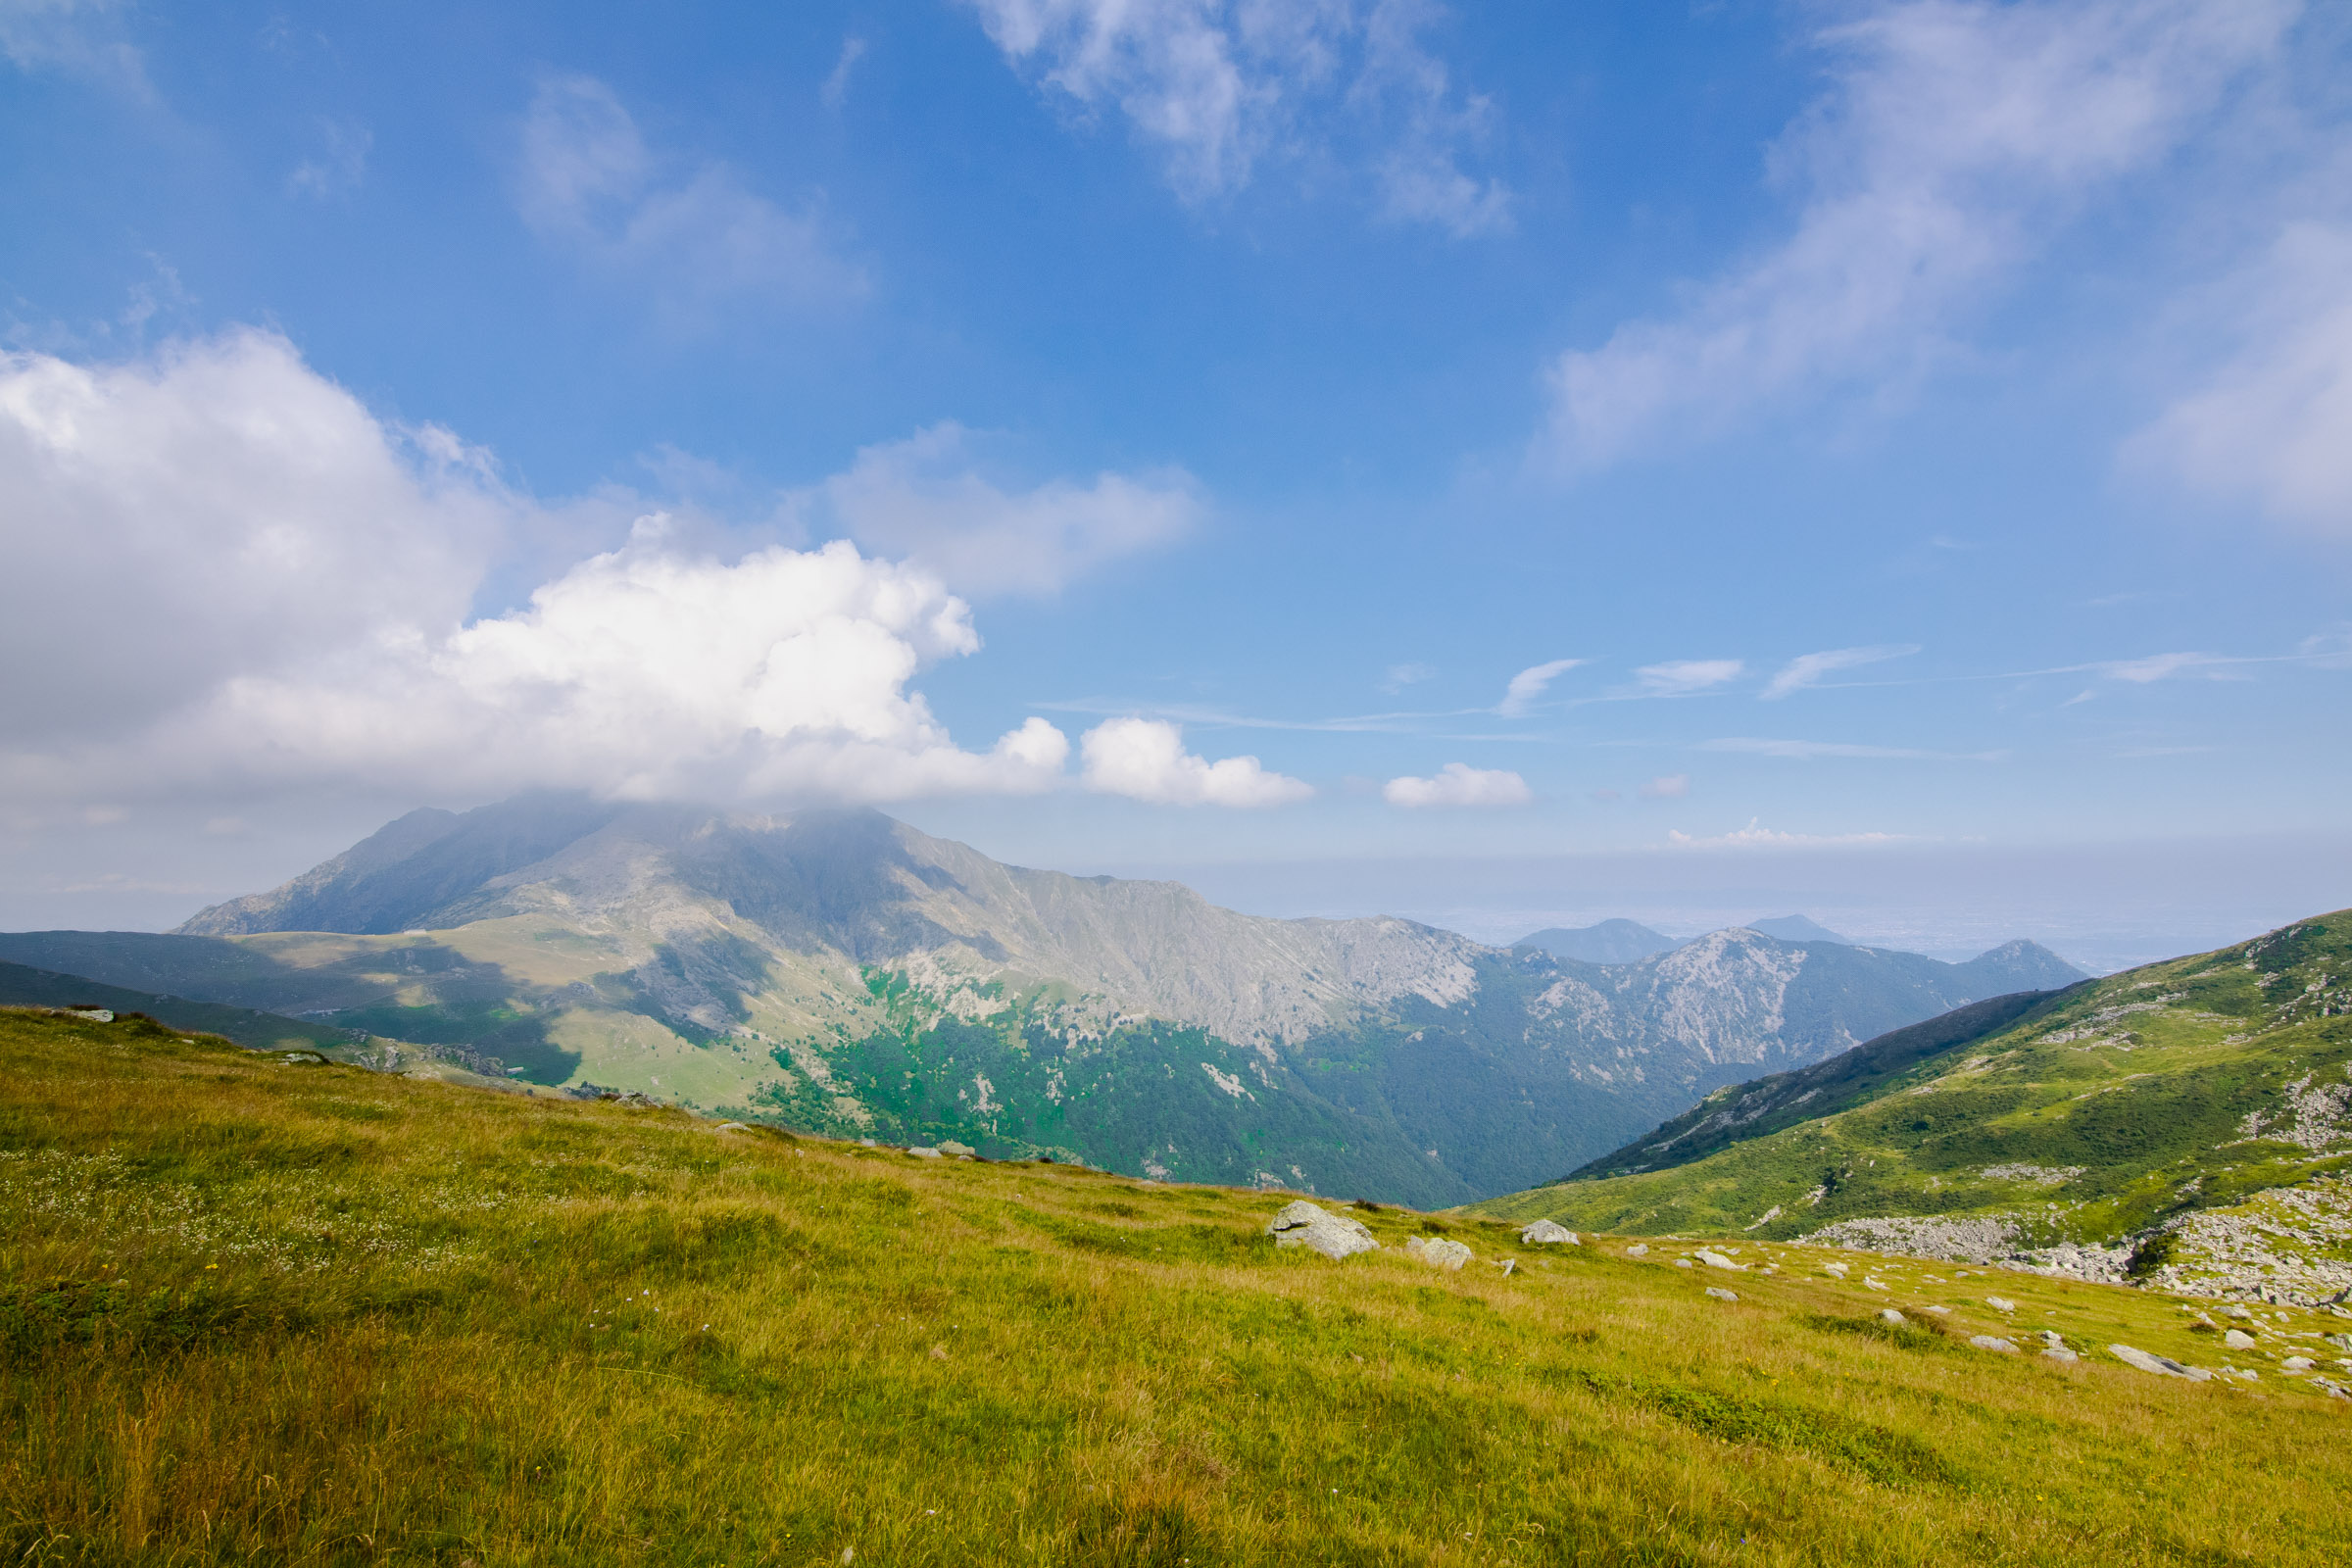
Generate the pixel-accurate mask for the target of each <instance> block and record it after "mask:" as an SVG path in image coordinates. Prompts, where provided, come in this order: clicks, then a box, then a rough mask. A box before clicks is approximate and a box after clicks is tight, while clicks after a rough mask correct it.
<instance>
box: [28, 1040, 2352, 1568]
mask: <svg viewBox="0 0 2352 1568" xmlns="http://www.w3.org/2000/svg"><path fill="white" fill-rule="evenodd" d="M1282 1201H1284V1200H1283V1197H1282V1196H1281V1195H1274V1194H1262V1193H1250V1192H1243V1191H1233V1190H1219V1189H1206V1188H1187V1187H1166V1186H1154V1185H1151V1184H1148V1183H1144V1182H1139V1181H1134V1180H1129V1179H1127V1178H1124V1177H1116V1176H1108V1175H1103V1174H1100V1173H1094V1172H1087V1171H1082V1170H1074V1169H1070V1168H1067V1167H1054V1166H1048V1165H1037V1164H1004V1163H996V1164H992V1163H986V1162H960V1161H955V1160H942V1161H928V1160H917V1159H914V1158H912V1157H910V1156H908V1155H907V1154H905V1153H903V1152H895V1151H890V1150H860V1149H858V1148H857V1147H855V1146H845V1145H841V1144H831V1143H820V1142H815V1141H810V1140H798V1141H796V1140H794V1139H791V1138H789V1137H787V1136H784V1135H779V1134H774V1133H769V1132H764V1131H756V1130H755V1131H748V1132H729V1131H718V1130H715V1128H714V1127H713V1125H712V1124H711V1123H709V1122H697V1121H695V1120H693V1119H690V1118H689V1117H687V1116H686V1115H684V1114H683V1113H680V1112H676V1111H668V1110H631V1109H626V1108H623V1107H620V1106H618V1105H612V1104H598V1103H579V1102H568V1101H564V1102H559V1101H554V1100H533V1099H529V1098H525V1097H524V1096H521V1095H515V1094H498V1093H493V1092H487V1091H480V1090H468V1089H463V1088H458V1087H454V1086H450V1085H444V1084H434V1083H418V1082H415V1081H408V1080H402V1079H396V1078H388V1077H381V1076H374V1075H370V1074H368V1073H367V1072H365V1071H362V1070H360V1069H357V1068H352V1067H346V1066H340V1065H334V1066H310V1067H305V1066H297V1065H292V1064H288V1063H286V1062H284V1061H283V1060H281V1059H278V1058H273V1057H268V1056H256V1055H249V1054H244V1053H241V1052H239V1051H237V1050H235V1049H233V1048H231V1047H229V1046H226V1045H224V1044H221V1043H220V1042H217V1041H206V1040H201V1039H199V1040H189V1039H182V1038H178V1037H174V1036H172V1035H170V1034H168V1033H166V1032H164V1031H162V1030H161V1029H158V1028H155V1027H154V1026H149V1025H137V1024H132V1025H123V1024H117V1025H113V1026H103V1025H95V1024H81V1023H77V1022H72V1021H68V1020H62V1019H52V1018H36V1017H32V1016H29V1015H26V1014H22V1013H18V1014H5V1013H0V1237H4V1240H5V1246H4V1255H5V1260H6V1261H5V1268H6V1279H5V1287H4V1290H0V1353H4V1359H0V1552H5V1554H6V1559H7V1560H8V1561H10V1562H25V1563H72V1562H92V1563H96V1562H107V1563H113V1562H137V1563H158V1564H161V1563H166V1562H170V1563H199V1562H212V1561H238V1562H245V1561H261V1562H303V1563H340V1562H443V1563H449V1564H453V1565H454V1564H458V1563H461V1562H466V1561H471V1562H474V1563H477V1564H483V1565H488V1564H511V1563H566V1564H569V1563H600V1564H602V1563H623V1564H627V1563H681V1564H684V1563H696V1564H719V1563H737V1564H750V1563H783V1564H838V1563H843V1562H848V1561H852V1560H853V1554H854V1560H855V1561H856V1562H858V1563H867V1564H897V1563H910V1564H999V1563H1013V1564H1026V1563H1036V1564H1049V1563H1072V1564H1093V1563H1106V1564H1108V1563H1121V1564H1169V1565H1184V1564H1211V1563H1265V1564H1276V1563H1279V1564H1286V1565H1287V1564H1309V1563H1349V1564H1370V1563H1395V1564H1405V1563H1414V1564H1418V1563H1442V1564H1473V1563H1496V1564H1499V1563H1545V1562H1567V1561H1582V1562H1595V1563H1605V1562H1654V1563H1686V1562H1709V1563H1712V1562H1726V1563H1729V1562H1739V1563H1751V1562H1752V1563H1856V1564H1860V1563H1871V1564H1879V1563H1921V1564H1926V1563H1935V1564H1949V1563H1958V1562H1967V1563H1996V1562H2002V1563H2050V1562H2100V1563H2159V1562H2162V1563H2176V1562H2177V1563H2197V1564H2220V1563H2266V1564H2275V1563H2304V1562H2309V1563H2315V1564H2316V1563H2323V1562H2326V1563H2333V1562H2338V1561H2340V1560H2342V1557H2343V1554H2344V1552H2345V1551H2346V1550H2347V1549H2348V1548H2352V1517H2348V1516H2347V1511H2346V1510H2345V1509H2344V1508H2343V1506H2342V1499H2343V1497H2344V1496H2345V1495H2347V1487H2348V1486H2352V1444H2347V1443H2346V1441H2345V1440H2346V1438H2347V1437H2348V1436H2352V1425H2348V1424H2347V1420H2346V1416H2347V1413H2352V1405H2346V1404H2340V1403H2334V1402H2331V1401H2327V1400H2324V1399H2320V1398H2316V1397H2309V1396H2306V1395H2304V1394H2301V1393H2296V1392H2290V1391H2289V1390H2288V1389H2287V1388H2285V1387H2283V1386H2280V1385H2279V1384H2278V1383H2277V1382H2276V1381H2272V1380H2266V1381H2265V1382H2264V1383H2262V1384H2258V1385H2253V1386H2224V1385H2221V1384H2219V1383H2216V1384H2207V1385H2191V1384H2184V1383H2180V1382H2177V1381H2174V1380H2170V1379H2160V1378H2155V1377H2150V1376H2147V1375H2145V1374H2142V1373H2138V1372H2134V1371H2131V1370H2129V1369H2127V1368H2125V1367H2123V1366H2121V1365H2117V1364H2115V1363H2113V1362H2112V1361H2106V1360H2103V1359H2102V1358H2101V1357H2100V1356H2099V1355H2097V1354H2095V1353H2086V1354H2085V1357H2084V1359H2083V1360H2082V1362H2081V1363H2079V1364H2075V1365H2071V1366H2067V1365H2059V1364H2057V1363H2054V1362H2047V1361H2043V1360H2039V1359H2036V1358H2032V1357H2030V1356H2027V1355H2000V1354H1995V1353H1990V1352H1986V1351H1982V1350H1977V1349H1972V1348H1969V1347H1968V1346H1967V1344H1966V1343H1965V1340H1966V1336H1967V1335H1968V1334H1970V1333H1977V1332H1985V1331H1987V1330H1988V1329H1990V1328H1991V1327H1992V1326H1994V1325H1995V1324H2000V1325H2004V1326H2005V1325H2008V1324H2009V1323H2011V1321H2012V1319H2011V1318H2009V1317H2007V1316H2004V1315H2001V1314H1999V1313H1996V1312H1995V1311H1994V1309H1992V1308H1991V1307H1989V1306H1986V1305H1985V1304H1983V1303H1982V1301H1981V1300H1977V1299H1975V1296H1974V1294H1973V1293H1975V1292H1977V1291H1978V1290H1979V1288H1980V1283H1981V1282H1977V1281H1966V1282H1961V1281H1957V1280H1951V1281H1948V1282H1945V1283H1942V1284H1938V1285H1936V1289H1938V1290H1943V1291H1945V1292H1946V1293H1947V1295H1948V1299H1949V1303H1950V1304H1952V1305H1953V1307H1954V1310H1953V1312H1952V1314H1951V1317H1950V1319H1949V1322H1948V1325H1943V1326H1939V1327H1937V1328H1934V1329H1888V1328H1886V1327H1883V1326H1882V1325H1880V1324H1879V1323H1878V1322H1877V1320H1876V1317H1875V1311H1876V1309H1877V1308H1878V1307H1880V1306H1882V1305H1884V1304H1886V1302H1887V1301H1888V1300H1889V1299H1893V1300H1896V1303H1897V1304H1898V1305H1913V1306H1916V1305H1917V1304H1919V1299H1921V1298H1920V1297H1919V1293H1920V1292H1923V1291H1925V1290H1927V1289H1928V1286H1929V1282H1928V1281H1927V1280H1926V1279H1925V1277H1924V1276H1921V1278H1920V1279H1919V1280H1918V1282H1917V1286H1916V1288H1915V1287H1914V1285H1913V1284H1911V1283H1910V1282H1908V1280H1907V1279H1906V1282H1905V1283H1903V1284H1902V1285H1901V1286H1900V1287H1899V1288H1898V1291H1897V1293H1896V1294H1895V1295H1894V1296H1887V1295H1873V1294H1868V1293H1866V1292H1865V1291H1864V1290H1863V1288H1862V1287H1860V1286H1859V1285H1846V1284H1842V1283H1839V1282H1837V1281H1835V1280H1831V1279H1828V1278H1826V1277H1821V1276H1819V1275H1817V1274H1814V1273H1813V1272H1812V1271H1811V1269H1810V1263H1811V1261H1813V1259H1812V1257H1811V1255H1810V1254H1808V1253H1806V1252H1805V1251H1804V1250H1801V1249H1793V1248H1775V1249H1773V1250H1772V1251H1773V1252H1774V1253H1775V1254H1776V1255H1777V1256H1778V1257H1779V1258H1781V1259H1782V1260H1783V1263H1782V1267H1783V1268H1784V1270H1785V1272H1783V1273H1782V1274H1781V1275H1779V1276H1778V1277H1764V1276H1761V1275H1759V1274H1754V1273H1741V1274H1729V1273H1723V1272H1720V1271H1709V1270H1706V1269H1703V1268H1702V1269H1696V1270H1691V1269H1684V1268H1678V1267H1674V1266H1671V1259H1670V1258H1669V1256H1668V1255H1667V1254H1668V1253H1669V1252H1670V1251H1672V1250H1673V1249H1669V1248H1666V1247H1659V1248H1657V1249H1656V1250H1654V1251H1653V1252H1652V1254H1651V1255H1650V1256H1648V1257H1644V1258H1634V1257H1631V1256H1629V1255H1627V1253H1626V1245H1625V1244H1623V1243H1620V1242H1614V1241H1601V1242H1598V1243H1597V1244H1594V1245H1588V1246H1585V1247H1582V1248H1577V1249H1562V1250H1556V1251H1552V1250H1546V1251H1544V1252H1543V1253H1541V1255H1539V1253H1538V1250H1535V1249H1529V1248H1522V1247H1520V1246H1519V1245H1518V1244H1517V1239H1516V1235H1515V1233H1514V1232H1513V1231H1511V1230H1509V1229H1506V1228H1502V1227H1499V1226H1495V1225H1492V1224H1482V1223H1479V1222H1475V1221H1460V1220H1456V1221H1451V1222H1446V1221H1430V1220H1427V1219H1425V1218H1423V1217H1422V1216H1417V1215H1411V1214H1407V1213H1403V1212H1399V1211H1397V1210H1393V1209H1391V1210H1382V1211H1377V1212H1375V1211H1365V1210H1357V1211H1356V1212H1358V1213H1359V1214H1361V1216H1362V1217H1363V1218H1364V1219H1366V1221H1367V1222H1368V1223H1369V1224H1370V1225H1371V1226H1372V1228H1373V1229H1374V1231H1375V1232H1376V1233H1377V1234H1378V1235H1379V1236H1380V1237H1381V1238H1382V1240H1383V1241H1385V1242H1387V1243H1388V1244H1390V1245H1389V1247H1388V1249H1387V1250H1383V1251H1380V1252H1375V1253H1370V1254H1366V1255H1362V1256H1357V1257H1352V1258H1349V1259H1348V1260H1347V1261H1345V1262H1342V1263H1333V1262H1330V1261H1327V1260H1326V1259H1324V1258H1321V1257H1318V1256H1314V1255H1311V1254H1305V1253H1301V1252H1298V1251H1290V1252H1278V1251H1277V1250H1275V1249H1274V1248H1273V1247H1272V1246H1271V1245H1270V1243H1268V1242H1267V1240H1266V1239H1265V1238H1264V1237H1263V1235H1262V1234H1261V1232H1262V1229H1263V1226H1264V1223H1265V1221H1266V1219H1267V1217H1268V1216H1269V1215H1270V1214H1271V1213H1272V1212H1273V1210H1274V1209H1275V1208H1276V1207H1277V1206H1279V1204H1280V1203H1281V1202H1282ZM1433 1224H1434V1225H1445V1224H1450V1226H1451V1231H1452V1234H1453V1235H1455V1236H1457V1237H1459V1238H1461V1239H1463V1240H1465V1241H1467V1242H1468V1243H1469V1244H1470V1245H1471V1247H1472V1248H1473V1249H1474V1250H1476V1251H1477V1253H1478V1254H1479V1256H1478V1260H1477V1261H1474V1262H1473V1263H1471V1264H1470V1265H1469V1267H1468V1268H1467V1269H1465V1270H1464V1271H1463V1272H1461V1273H1460V1274H1446V1273H1440V1272H1436V1271H1433V1270H1431V1269H1429V1268H1426V1267H1424V1266H1423V1265H1421V1264H1419V1263H1417V1262H1415V1261H1413V1260H1411V1259H1410V1258H1408V1257H1407V1256H1406V1255H1404V1253H1403V1252H1402V1250H1401V1249H1400V1247H1398V1246H1397V1244H1398V1243H1400V1242H1401V1241H1402V1240H1403V1239H1404V1237H1405V1236H1406V1235H1408V1234H1409V1233H1411V1232H1412V1231H1413V1230H1415V1229H1416V1228H1421V1227H1425V1226H1430V1225H1433ZM1743 1255H1745V1256H1747V1257H1748V1258H1750V1259H1751V1260H1753V1259H1757V1258H1759V1257H1760V1253H1759V1250H1757V1249H1754V1248H1753V1247H1751V1248H1750V1249H1749V1250H1747V1252H1746V1253H1745V1254H1743ZM1509 1256H1516V1257H1518V1258H1519V1259H1520V1266H1519V1267H1518V1268H1517V1270H1516V1271H1515V1272H1512V1273H1509V1274H1505V1273H1504V1272H1503V1271H1502V1270H1501V1269H1500V1268H1498V1267H1496V1266H1495V1262H1494V1261H1493V1260H1495V1259H1497V1258H1502V1257H1509ZM1992 1283H1993V1284H1994V1285H1995V1287H1996V1288H1997V1289H1998V1290H1999V1292H2000V1293H2001V1294H2003V1295H2006V1296H2009V1297H2011V1298H2013V1299H2015V1300H2016V1303H2017V1311H2016V1314H2015V1322H2016V1323H2017V1324H2018V1327H2019V1328H2020V1329H2022V1328H2024V1327H2039V1326H2042V1325H2043V1324H2044V1323H2045V1322H2046V1323H2048V1324H2050V1325H2052V1326H2055V1327H2057V1328H2058V1329H2059V1330H2060V1331H2061V1332H2062V1333H2064V1334H2065V1335H2067V1337H2068V1338H2069V1340H2070V1341H2071V1342H2074V1343H2077V1344H2080V1345H2081V1346H2082V1348H2084V1349H2085V1351H2086V1352H2088V1351H2089V1350H2090V1348H2091V1347H2092V1346H2093V1345H2101V1344H2104V1343H2106V1342H2108V1341H2110V1340H2122V1341H2125V1342H2127V1343H2131V1344H2135V1345H2139V1346H2141V1347H2143V1348H2148V1349H2152V1350H2157V1351H2160V1352H2164V1353H2171V1354H2179V1355H2182V1356H2184V1357H2185V1356H2186V1355H2187V1354H2188V1344H2189V1339H2190V1337H2189V1336H2188V1334H2187V1333H2186V1331H2185V1330H2184V1328H2183V1327H2182V1326H2181V1315H2180V1313H2179V1312H2178V1310H2177V1309H2176V1308H2175V1307H2174V1305H2173V1303H2171V1302H2168V1301H2166V1300H2164V1299H2159V1298H2156V1297H2154V1296H2151V1295H2146V1294H2139V1293H2131V1292H2124V1291H2111V1290H2104V1289H2101V1288H2098V1287H2093V1286H2083V1285H2074V1286H2066V1285H2062V1284H2059V1283H2056V1282H2052V1281H2046V1280H2036V1279H2010V1278H2003V1279H2000V1280H1998V1281H1995V1282H1992ZM1709 1285H1714V1286H1717V1287H1718V1288H1722V1287H1725V1286H1727V1285H1728V1286H1729V1287H1730V1288H1731V1289H1733V1290H1734V1291H1735V1292H1736V1294H1737V1295H1738V1296H1739V1297H1740V1299H1739V1300H1737V1301H1724V1300H1720V1299H1711V1298H1709V1297H1708V1296H1706V1295H1705V1294H1704V1290H1705V1287H1707V1286H1709ZM2011 1332H2017V1330H2011ZM2209 1343H2210V1342H2208V1344H2209ZM2206 1359H2210V1357H2209V1356H2208V1357H2206Z"/></svg>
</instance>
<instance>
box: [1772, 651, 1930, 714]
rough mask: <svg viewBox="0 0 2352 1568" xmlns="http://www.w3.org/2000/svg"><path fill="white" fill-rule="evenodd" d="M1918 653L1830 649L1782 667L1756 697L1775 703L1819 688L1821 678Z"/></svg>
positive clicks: (1805, 655)
mask: <svg viewBox="0 0 2352 1568" xmlns="http://www.w3.org/2000/svg"><path fill="white" fill-rule="evenodd" d="M1918 652H1919V645H1918V644H1917V643H1887V644H1882V645H1880V646H1878V647H1875V648H1832V649H1828V650H1825V651H1824V652H1822V653H1818V654H1799V655H1797V656H1796V657H1795V658H1794V659H1791V660H1790V661H1789V662H1788V663H1786V664H1783V665H1782V666H1781V669H1780V673H1779V674H1777V675H1775V676H1773V677H1772V679H1771V680H1770V681H1768V682H1766V683H1765V686H1764V690H1763V691H1761V692H1759V693H1758V694H1757V696H1758V697H1759V698H1760V699H1761V700H1763V701H1765V702H1777V701H1778V700H1780V699H1781V698H1783V697H1787V696H1789V695H1790V694H1791V693H1794V692H1801V691H1803V690H1804V689H1805V688H1806V687H1808V686H1815V685H1819V684H1820V682H1821V678H1822V676H1824V675H1829V674H1834V673H1836V672H1837V671H1838V670H1840V669H1853V668H1856V667H1858V666H1860V665H1863V664H1876V663H1881V662H1885V661H1887V660H1889V659H1902V658H1905V657H1907V656H1909V655H1912V654H1916V653H1918Z"/></svg>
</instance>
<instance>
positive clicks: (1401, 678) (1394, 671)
mask: <svg viewBox="0 0 2352 1568" xmlns="http://www.w3.org/2000/svg"><path fill="white" fill-rule="evenodd" d="M1437 675H1438V672H1437V670H1436V668H1435V667H1433V666H1431V665H1429V664H1391V665H1390V666H1389V668H1388V673H1386V674H1384V675H1383V676H1381V678H1380V689H1381V690H1382V691H1384V692H1388V693H1390V694H1392V695H1394V694H1396V693H1397V692H1400V691H1402V690H1404V689H1405V688H1406V687H1407V686H1418V685H1419V684H1421V682H1423V681H1425V680H1435V679H1437Z"/></svg>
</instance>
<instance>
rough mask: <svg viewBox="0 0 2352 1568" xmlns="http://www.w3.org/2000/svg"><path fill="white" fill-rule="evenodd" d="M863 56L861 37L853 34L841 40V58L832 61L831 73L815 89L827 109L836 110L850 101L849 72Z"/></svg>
mask: <svg viewBox="0 0 2352 1568" xmlns="http://www.w3.org/2000/svg"><path fill="white" fill-rule="evenodd" d="M864 57H865V40H864V39H863V38H858V37H855V36H853V37H848V38H844V39H842V40H841V58H840V59H838V60H836V61H834V62H833V73H832V74H831V75H829V76H827V77H826V78H825V84H824V86H823V87H821V88H819V89H818V90H817V98H818V99H819V101H821V102H822V103H823V104H824V106H825V107H826V108H827V109H831V110H834V111H836V112H838V111H839V110H840V108H841V106H842V105H844V104H846V103H848V102H849V101H850V73H851V72H853V71H855V70H857V69H858V61H859V60H861V59H863V58H864Z"/></svg>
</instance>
